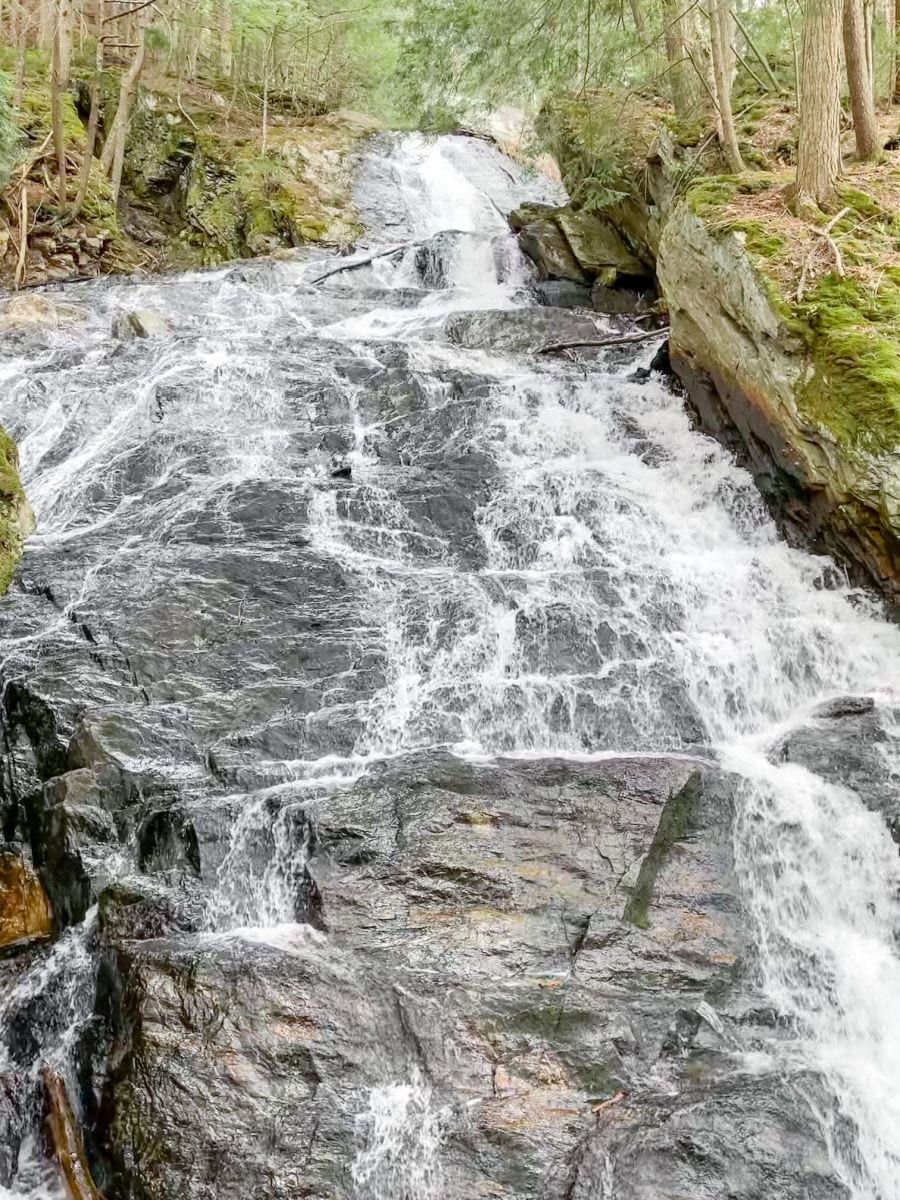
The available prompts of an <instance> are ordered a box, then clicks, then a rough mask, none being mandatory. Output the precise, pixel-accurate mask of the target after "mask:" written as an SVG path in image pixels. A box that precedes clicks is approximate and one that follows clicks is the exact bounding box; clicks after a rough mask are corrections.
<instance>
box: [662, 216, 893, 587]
mask: <svg viewBox="0 0 900 1200" xmlns="http://www.w3.org/2000/svg"><path fill="white" fill-rule="evenodd" d="M695 208H696V202H695V204H694V205H692V204H690V203H687V202H682V203H678V204H676V206H675V208H674V209H673V211H672V212H671V214H670V216H669V218H668V220H667V222H666V224H665V229H664V232H663V236H662V240H661V243H660V251H659V259H658V264H657V270H658V275H659V281H660V284H661V286H662V290H663V293H664V295H665V297H666V300H667V302H668V305H669V314H670V323H671V345H672V351H673V359H674V362H675V364H676V366H677V367H678V368H679V369H680V371H681V373H682V374H683V375H684V376H685V378H686V379H687V381H688V384H689V387H690V388H691V390H692V394H693V395H694V398H695V400H698V399H699V403H700V408H701V415H704V413H705V416H706V419H707V423H708V425H709V426H710V427H711V428H712V429H713V431H714V432H720V433H721V432H724V431H725V426H724V425H722V420H725V421H726V422H727V423H728V424H729V425H730V426H731V427H732V428H733V429H736V430H737V432H738V433H739V434H740V436H741V439H742V441H743V444H744V447H745V449H746V450H747V451H748V452H749V455H750V460H751V465H752V466H753V467H754V469H755V471H756V473H757V476H758V478H760V479H761V482H762V485H763V488H764V490H765V491H767V492H768V494H769V497H770V499H772V500H774V501H775V504H776V508H778V507H779V506H781V508H782V509H785V508H786V509H787V510H789V511H788V518H789V520H790V521H792V522H793V523H794V525H795V527H796V528H797V529H800V528H801V527H803V532H804V533H805V534H806V535H807V536H806V540H812V541H814V542H816V543H817V544H819V545H821V546H822V548H824V549H827V550H830V551H833V552H836V553H838V554H839V555H840V556H842V557H843V558H845V559H849V560H850V561H851V562H854V563H856V564H857V565H858V566H859V567H861V568H862V569H863V571H864V572H865V573H866V574H867V575H868V576H870V577H871V578H873V579H874V580H875V581H877V582H878V583H879V584H880V585H881V586H883V587H884V588H886V589H887V590H888V592H889V593H891V594H893V595H900V351H898V348H897V342H896V340H895V339H896V337H897V328H898V326H897V325H895V323H894V322H895V320H897V319H898V316H900V293H898V292H897V291H895V288H896V287H897V282H896V281H895V280H893V279H892V278H889V279H888V281H887V285H886V287H885V289H884V292H883V294H882V291H881V289H879V293H878V296H877V297H876V298H870V297H868V296H867V295H866V294H865V293H863V292H861V291H860V290H859V289H858V288H857V286H856V285H854V284H853V283H852V282H850V281H849V280H840V279H837V278H836V277H834V276H825V278H824V279H822V280H821V281H820V282H819V283H818V284H817V285H816V286H815V287H814V288H813V289H812V290H811V291H810V292H809V293H808V294H807V295H806V296H805V298H804V299H803V301H802V302H798V301H796V299H795V298H793V297H790V296H788V295H786V294H785V293H784V291H783V290H782V288H781V286H780V285H779V282H778V280H777V278H776V277H775V276H774V274H773V273H772V272H770V271H768V270H767V269H766V256H765V255H764V254H762V255H761V254H759V253H755V252H754V250H755V248H756V247H755V245H754V242H753V240H751V239H750V238H748V235H747V234H746V232H745V231H744V230H742V229H740V228H736V227H734V225H727V224H725V225H723V224H722V223H721V221H720V222H717V221H716V220H715V218H714V217H713V216H711V215H710V214H709V213H708V212H706V213H703V214H701V215H698V213H697V212H696V211H694V209H695ZM775 236H777V235H775ZM704 379H705V380H706V381H707V383H706V384H704V382H703V380H704ZM710 385H711V387H710ZM716 408H717V409H718V415H716V414H715V413H714V411H713V410H714V409H716ZM781 515H784V513H783V512H782V514H781Z"/></svg>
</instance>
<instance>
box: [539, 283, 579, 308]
mask: <svg viewBox="0 0 900 1200" xmlns="http://www.w3.org/2000/svg"><path fill="white" fill-rule="evenodd" d="M534 290H535V292H536V293H537V296H538V299H539V300H540V302H541V303H542V304H546V305H547V306H548V307H550V308H588V309H589V308H592V307H593V305H592V303H591V289H590V288H589V287H588V286H587V284H585V283H575V282H574V281H573V280H571V279H547V280H545V281H544V282H543V283H538V284H536V285H535V289H534Z"/></svg>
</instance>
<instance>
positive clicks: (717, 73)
mask: <svg viewBox="0 0 900 1200" xmlns="http://www.w3.org/2000/svg"><path fill="white" fill-rule="evenodd" d="M733 31H734V21H733V20H732V19H731V0H709V32H710V44H711V47H712V68H713V84H714V90H715V96H716V114H717V117H718V123H717V129H718V133H719V140H720V142H721V145H722V150H723V151H724V153H725V160H726V162H727V163H728V169H729V171H732V172H734V174H738V173H739V172H740V171H743V169H744V161H743V159H742V158H741V151H740V149H739V147H738V140H737V132H736V131H735V128H734V114H733V112H732V110H731V77H732V73H733V70H734V56H733V53H732V49H731V44H732V39H733V37H734V32H733Z"/></svg>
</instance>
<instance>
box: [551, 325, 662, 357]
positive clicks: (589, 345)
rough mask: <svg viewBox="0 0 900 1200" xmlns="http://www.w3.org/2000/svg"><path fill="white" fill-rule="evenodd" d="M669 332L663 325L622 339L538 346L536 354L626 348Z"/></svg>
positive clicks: (553, 343)
mask: <svg viewBox="0 0 900 1200" xmlns="http://www.w3.org/2000/svg"><path fill="white" fill-rule="evenodd" d="M668 332H669V327H668V325H664V326H663V327H662V329H646V330H644V332H643V333H630V334H627V335H626V336H623V337H610V338H598V339H596V340H594V341H583V342H551V343H550V344H549V345H547V346H539V347H538V350H537V353H538V354H554V353H556V351H558V350H581V349H583V348H586V349H600V350H602V349H603V348H604V347H605V346H628V345H630V344H631V343H632V342H646V341H649V340H650V338H655V337H666V336H667V334H668Z"/></svg>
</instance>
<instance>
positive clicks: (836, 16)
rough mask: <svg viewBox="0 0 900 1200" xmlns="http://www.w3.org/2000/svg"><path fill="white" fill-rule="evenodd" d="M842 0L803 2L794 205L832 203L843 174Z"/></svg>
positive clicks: (811, 0)
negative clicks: (841, 123)
mask: <svg viewBox="0 0 900 1200" xmlns="http://www.w3.org/2000/svg"><path fill="white" fill-rule="evenodd" d="M842 8H843V3H842V0H807V5H806V14H805V17H804V21H803V65H802V68H801V77H802V78H801V88H800V90H801V94H802V102H801V106H800V131H799V137H798V141H797V183H796V203H797V207H798V208H799V209H802V208H803V207H805V206H807V205H810V204H812V205H815V206H817V207H819V208H821V207H823V206H824V205H827V204H829V203H830V202H831V201H832V200H833V199H834V194H835V186H836V184H837V179H838V176H839V175H840V173H841V126H840V121H841V15H842Z"/></svg>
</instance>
